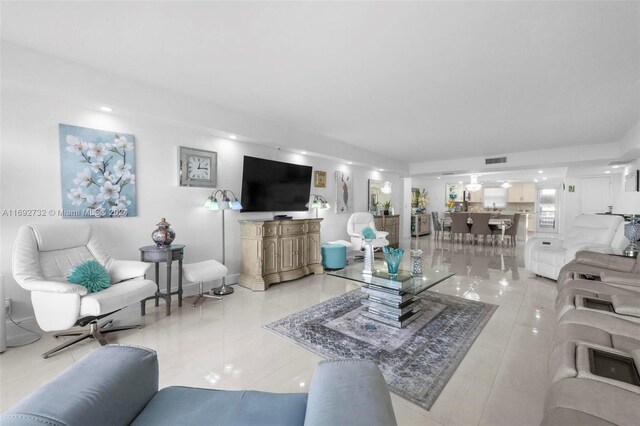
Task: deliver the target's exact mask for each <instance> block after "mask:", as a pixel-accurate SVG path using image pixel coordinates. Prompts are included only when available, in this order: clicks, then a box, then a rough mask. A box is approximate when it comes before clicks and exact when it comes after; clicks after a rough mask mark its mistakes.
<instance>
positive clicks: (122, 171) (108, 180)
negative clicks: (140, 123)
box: [58, 124, 137, 219]
mask: <svg viewBox="0 0 640 426" xmlns="http://www.w3.org/2000/svg"><path fill="white" fill-rule="evenodd" d="M58 130H59V135H60V175H61V185H62V209H63V215H62V216H63V217H65V218H84V219H87V218H110V217H129V216H136V214H137V212H136V189H135V181H136V174H135V172H136V170H135V137H134V136H133V135H130V134H125V133H119V132H111V131H104V130H96V129H89V128H86V127H78V126H71V125H69V124H60V125H59V126H58Z"/></svg>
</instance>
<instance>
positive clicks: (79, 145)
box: [66, 135, 87, 155]
mask: <svg viewBox="0 0 640 426" xmlns="http://www.w3.org/2000/svg"><path fill="white" fill-rule="evenodd" d="M66 140H67V144H69V146H68V147H67V151H69V152H73V153H75V154H77V155H80V154H81V153H82V151H83V150H84V149H85V148H86V147H87V144H86V143H85V142H84V141H83V140H82V139H80V138H79V137H77V136H73V135H67V137H66Z"/></svg>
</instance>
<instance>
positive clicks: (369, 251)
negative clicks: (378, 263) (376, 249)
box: [362, 240, 373, 275]
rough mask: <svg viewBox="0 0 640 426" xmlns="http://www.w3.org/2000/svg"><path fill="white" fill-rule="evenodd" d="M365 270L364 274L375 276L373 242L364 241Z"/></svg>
mask: <svg viewBox="0 0 640 426" xmlns="http://www.w3.org/2000/svg"><path fill="white" fill-rule="evenodd" d="M362 245H363V246H364V269H363V271H362V273H363V274H367V275H372V274H373V240H364V242H363V244H362Z"/></svg>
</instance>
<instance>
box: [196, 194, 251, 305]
mask: <svg viewBox="0 0 640 426" xmlns="http://www.w3.org/2000/svg"><path fill="white" fill-rule="evenodd" d="M229 195H231V197H232V198H229ZM232 199H233V201H231V200H232ZM204 206H205V207H206V208H208V209H209V210H222V264H223V265H226V263H225V262H226V256H225V247H226V244H225V238H224V228H225V227H224V211H225V210H229V209H231V210H241V209H242V204H240V201H238V199H237V198H236V195H235V194H234V193H233V191H231V190H229V189H216V190H214V191H213V192H212V193H211V195H209V198H207V201H205V202H204ZM212 292H213V294H215V295H216V296H224V295H226V294H231V293H233V288H232V287H227V285H226V277H222V286H220V287H218V288H216V289H214V290H213V291H212Z"/></svg>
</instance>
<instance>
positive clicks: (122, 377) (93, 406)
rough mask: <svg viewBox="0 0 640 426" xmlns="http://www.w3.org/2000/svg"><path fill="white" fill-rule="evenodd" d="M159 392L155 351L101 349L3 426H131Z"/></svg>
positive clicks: (7, 416)
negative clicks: (127, 425) (28, 425)
mask: <svg viewBox="0 0 640 426" xmlns="http://www.w3.org/2000/svg"><path fill="white" fill-rule="evenodd" d="M45 362H46V361H45ZM157 391H158V357H157V356H156V353H155V352H154V351H152V350H150V349H145V348H138V347H133V346H124V345H107V346H101V347H99V348H98V349H95V350H94V351H92V352H91V353H90V354H89V355H87V356H85V357H84V358H82V359H80V360H79V361H77V362H76V363H75V364H73V365H72V366H71V367H69V368H68V369H67V370H65V371H63V372H62V373H61V374H59V375H58V376H57V377H56V378H55V379H53V380H52V381H50V382H49V383H47V384H45V385H44V386H42V387H41V388H39V389H37V390H36V391H34V392H33V393H31V394H30V395H29V396H27V397H26V398H25V399H23V400H22V401H20V403H18V404H17V405H15V406H14V407H12V408H10V409H9V410H7V411H5V412H4V413H3V415H2V418H1V419H0V424H2V426H9V425H26V424H31V425H38V424H39V425H42V426H45V425H46V426H49V425H65V426H84V425H97V426H99V425H126V424H129V423H131V422H132V421H133V420H134V419H135V418H136V416H137V415H138V414H139V413H140V412H141V411H142V410H143V408H144V407H145V405H146V404H147V401H149V399H151V397H152V396H153V395H155V394H156V392H157Z"/></svg>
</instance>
